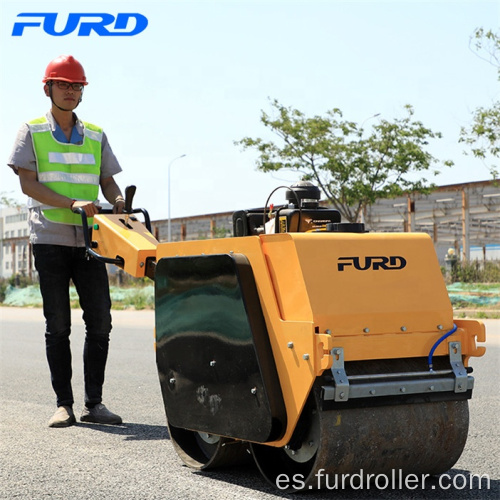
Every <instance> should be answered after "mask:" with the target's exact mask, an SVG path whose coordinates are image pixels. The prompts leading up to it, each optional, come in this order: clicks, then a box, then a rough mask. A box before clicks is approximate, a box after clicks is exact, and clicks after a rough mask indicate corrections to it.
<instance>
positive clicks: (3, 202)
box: [0, 191, 21, 208]
mask: <svg viewBox="0 0 500 500" xmlns="http://www.w3.org/2000/svg"><path fill="white" fill-rule="evenodd" d="M20 206H21V203H19V202H18V201H17V200H15V199H14V198H11V197H10V196H8V193H6V192H4V191H2V192H0V207H14V208H19V207H20Z"/></svg>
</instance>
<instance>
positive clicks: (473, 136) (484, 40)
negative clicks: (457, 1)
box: [459, 28, 500, 179]
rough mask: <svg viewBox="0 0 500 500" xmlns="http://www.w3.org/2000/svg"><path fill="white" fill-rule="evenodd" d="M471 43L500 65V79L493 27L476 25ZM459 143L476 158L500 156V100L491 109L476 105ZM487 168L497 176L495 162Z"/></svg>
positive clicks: (499, 46) (499, 44)
mask: <svg viewBox="0 0 500 500" xmlns="http://www.w3.org/2000/svg"><path fill="white" fill-rule="evenodd" d="M470 46H471V49H472V50H474V51H475V52H476V54H477V55H478V57H480V58H481V59H484V60H486V61H488V62H489V63H490V64H492V65H493V66H496V67H497V68H498V80H500V35H498V34H496V33H493V32H492V31H491V30H490V31H485V30H484V29H483V28H476V30H474V33H473V35H472V36H471V41H470ZM459 142H463V143H465V144H467V145H468V146H469V147H470V150H471V152H472V154H473V155H474V156H475V157H476V158H480V159H482V160H484V161H486V160H487V158H488V156H489V155H491V156H493V157H494V158H500V101H496V102H493V104H492V106H491V107H490V108H487V107H480V108H477V109H476V110H475V111H474V113H473V116H472V124H471V126H470V127H468V128H467V127H462V128H461V130H460V138H459ZM464 153H465V154H467V152H464ZM488 168H489V170H490V172H491V174H492V175H493V178H494V179H496V178H497V177H498V174H499V172H498V167H497V166H496V165H495V164H492V165H490V166H489V167H488Z"/></svg>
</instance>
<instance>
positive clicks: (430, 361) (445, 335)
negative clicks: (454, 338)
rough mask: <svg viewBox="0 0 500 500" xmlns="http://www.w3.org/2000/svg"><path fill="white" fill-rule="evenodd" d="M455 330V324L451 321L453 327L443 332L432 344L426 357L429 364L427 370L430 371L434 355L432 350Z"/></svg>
mask: <svg viewBox="0 0 500 500" xmlns="http://www.w3.org/2000/svg"><path fill="white" fill-rule="evenodd" d="M456 331H457V325H455V323H453V328H452V329H451V330H450V331H449V332H447V333H445V334H444V335H443V336H442V337H441V338H439V339H438V340H437V341H436V343H435V344H434V345H433V346H432V349H431V351H430V352H429V358H428V361H427V362H428V364H429V370H430V371H432V356H433V355H434V351H435V350H436V349H437V347H438V345H439V344H440V343H441V342H442V341H443V340H444V339H446V338H448V337H449V336H450V335H453V334H454V333H455V332H456Z"/></svg>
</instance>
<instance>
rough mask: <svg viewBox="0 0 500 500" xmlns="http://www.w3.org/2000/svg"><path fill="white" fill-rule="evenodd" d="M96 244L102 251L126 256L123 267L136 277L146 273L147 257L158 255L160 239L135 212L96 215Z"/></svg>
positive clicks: (112, 254)
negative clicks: (130, 213)
mask: <svg viewBox="0 0 500 500" xmlns="http://www.w3.org/2000/svg"><path fill="white" fill-rule="evenodd" d="M92 243H93V248H94V249H95V250H96V252H97V253H99V254H100V255H103V256H106V257H109V258H117V257H120V258H121V259H123V262H124V266H123V270H124V271H125V272H126V273H128V274H130V275H131V276H134V277H136V278H141V277H144V276H145V275H146V262H147V259H148V258H150V259H154V258H155V257H156V246H157V245H158V241H157V240H156V238H155V237H154V236H153V235H152V234H151V233H150V232H149V231H148V230H147V229H146V228H145V227H144V225H143V224H142V223H141V222H140V221H138V220H137V219H136V217H134V216H133V215H126V214H113V215H101V214H99V215H96V216H95V217H94V224H93V226H92Z"/></svg>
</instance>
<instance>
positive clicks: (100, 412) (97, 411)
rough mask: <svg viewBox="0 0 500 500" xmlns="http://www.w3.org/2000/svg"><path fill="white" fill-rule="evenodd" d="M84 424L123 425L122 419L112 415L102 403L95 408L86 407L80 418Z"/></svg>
mask: <svg viewBox="0 0 500 500" xmlns="http://www.w3.org/2000/svg"><path fill="white" fill-rule="evenodd" d="M80 420H81V421H82V422H92V423H94V424H121V423H122V418H121V417H120V416H119V415H116V414H114V413H111V412H110V411H109V410H108V409H107V408H106V407H105V406H104V405H103V404H102V403H99V404H96V405H95V406H94V407H93V408H87V407H86V406H84V408H83V411H82V414H81V416H80Z"/></svg>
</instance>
